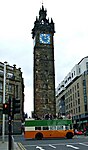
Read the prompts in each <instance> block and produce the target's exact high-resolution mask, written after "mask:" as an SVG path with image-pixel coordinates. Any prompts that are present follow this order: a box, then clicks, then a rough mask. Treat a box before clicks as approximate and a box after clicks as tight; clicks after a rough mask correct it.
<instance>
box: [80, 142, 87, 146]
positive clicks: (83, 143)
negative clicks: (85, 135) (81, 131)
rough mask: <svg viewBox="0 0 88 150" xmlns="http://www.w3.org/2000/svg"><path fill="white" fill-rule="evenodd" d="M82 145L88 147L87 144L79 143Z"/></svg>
mask: <svg viewBox="0 0 88 150" xmlns="http://www.w3.org/2000/svg"><path fill="white" fill-rule="evenodd" d="M79 144H80V145H83V146H88V145H87V144H84V143H79Z"/></svg>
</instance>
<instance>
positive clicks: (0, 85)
mask: <svg viewBox="0 0 88 150" xmlns="http://www.w3.org/2000/svg"><path fill="white" fill-rule="evenodd" d="M2 86H3V85H2V82H0V90H2V89H3V87H2Z"/></svg>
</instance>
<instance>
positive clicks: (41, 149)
mask: <svg viewBox="0 0 88 150" xmlns="http://www.w3.org/2000/svg"><path fill="white" fill-rule="evenodd" d="M36 148H38V149H40V150H45V149H43V148H42V147H39V146H36Z"/></svg>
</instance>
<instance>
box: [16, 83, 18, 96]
mask: <svg viewBox="0 0 88 150" xmlns="http://www.w3.org/2000/svg"><path fill="white" fill-rule="evenodd" d="M16 98H18V85H16Z"/></svg>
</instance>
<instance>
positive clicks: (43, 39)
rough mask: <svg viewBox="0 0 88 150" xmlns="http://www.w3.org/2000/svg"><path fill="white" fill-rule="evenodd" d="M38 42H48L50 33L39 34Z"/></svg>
mask: <svg viewBox="0 0 88 150" xmlns="http://www.w3.org/2000/svg"><path fill="white" fill-rule="evenodd" d="M40 43H41V44H50V34H43V33H41V34H40Z"/></svg>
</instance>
